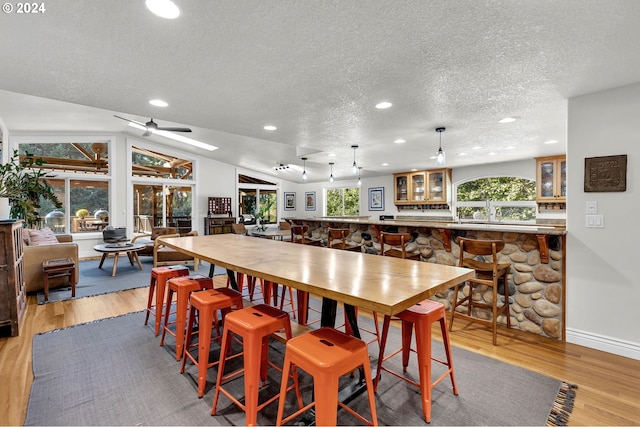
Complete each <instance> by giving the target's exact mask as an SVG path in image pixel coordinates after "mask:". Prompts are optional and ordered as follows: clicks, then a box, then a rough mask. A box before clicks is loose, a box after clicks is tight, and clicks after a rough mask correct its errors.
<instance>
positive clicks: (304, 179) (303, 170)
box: [302, 157, 308, 181]
mask: <svg viewBox="0 0 640 427" xmlns="http://www.w3.org/2000/svg"><path fill="white" fill-rule="evenodd" d="M302 162H303V163H302V165H303V166H302V180H303V181H306V180H307V178H308V177H307V158H306V157H302Z"/></svg>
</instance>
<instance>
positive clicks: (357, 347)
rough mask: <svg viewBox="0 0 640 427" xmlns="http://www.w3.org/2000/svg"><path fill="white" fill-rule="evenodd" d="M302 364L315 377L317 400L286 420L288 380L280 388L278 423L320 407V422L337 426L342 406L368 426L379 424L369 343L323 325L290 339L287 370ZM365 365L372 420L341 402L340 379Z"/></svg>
mask: <svg viewBox="0 0 640 427" xmlns="http://www.w3.org/2000/svg"><path fill="white" fill-rule="evenodd" d="M292 366H295V367H298V368H300V369H302V370H303V371H305V372H307V373H308V374H310V375H311V376H313V388H314V396H315V401H314V402H311V403H309V404H308V405H306V406H304V407H303V408H300V409H299V410H297V411H296V412H294V413H293V414H291V415H289V416H287V417H286V418H284V419H283V415H284V404H285V399H284V397H285V395H286V386H287V382H286V381H285V380H283V382H282V385H281V388H280V394H281V398H280V402H279V404H278V416H277V418H276V425H278V426H280V425H282V424H283V423H286V422H288V421H290V420H292V419H293V418H295V417H297V416H298V415H300V414H302V413H303V412H305V411H307V410H309V409H311V408H312V407H314V406H315V408H316V411H315V413H316V425H322V426H329V425H330V426H333V425H337V421H338V406H340V407H342V408H343V409H345V410H346V411H347V412H349V413H350V414H351V415H353V416H355V417H356V418H358V419H359V420H360V421H361V422H363V423H365V424H367V425H378V418H377V414H376V404H375V397H374V393H373V391H374V390H373V384H372V379H371V366H370V361H369V352H368V350H367V344H366V343H365V342H364V341H362V340H359V339H357V338H354V337H351V336H349V335H347V334H345V333H343V332H340V331H337V330H335V329H333V328H327V327H323V328H320V329H318V330H316V331H313V332H308V333H306V334H303V335H300V336H298V337H296V338H293V339H291V340H289V341H287V344H286V350H285V355H284V366H283V376H282V378H283V379H286V376H285V375H284V373H286V372H289V369H290V368H291V367H292ZM360 367H362V368H363V369H364V378H365V382H366V386H367V392H368V398H369V410H370V412H371V421H369V420H367V419H365V418H364V417H363V416H362V415H360V414H358V413H357V412H355V411H354V410H353V409H351V408H349V407H348V406H346V405H345V404H344V403H342V402H340V401H339V399H338V380H339V379H340V377H341V376H343V375H346V374H349V373H350V372H352V371H353V370H354V369H357V368H360Z"/></svg>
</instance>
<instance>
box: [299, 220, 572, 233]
mask: <svg viewBox="0 0 640 427" xmlns="http://www.w3.org/2000/svg"><path fill="white" fill-rule="evenodd" d="M287 219H289V220H294V221H296V220H297V221H331V222H334V223H343V224H362V225H391V226H400V227H402V226H404V227H429V228H444V229H450V230H487V231H498V232H505V233H526V234H548V235H557V236H559V235H564V234H566V233H567V231H566V227H565V226H560V225H555V226H554V225H543V224H530V225H529V224H509V223H504V222H492V223H488V222H478V221H468V222H465V221H463V222H460V223H458V222H453V221H451V222H449V221H430V220H428V219H424V220H423V219H420V220H417V219H401V220H398V219H390V220H382V221H381V220H376V219H371V218H370V217H366V218H365V217H358V218H331V217H311V218H287Z"/></svg>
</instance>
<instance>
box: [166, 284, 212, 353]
mask: <svg viewBox="0 0 640 427" xmlns="http://www.w3.org/2000/svg"><path fill="white" fill-rule="evenodd" d="M206 289H213V279H212V278H210V277H207V276H203V275H202V274H192V275H190V276H183V277H174V278H171V279H169V294H168V295H167V304H166V308H165V313H164V327H163V328H162V338H161V339H160V345H164V338H165V336H166V334H167V332H169V334H170V335H172V336H173V337H175V339H176V361H179V360H180V358H181V357H182V346H183V345H184V331H185V329H186V326H187V308H188V307H189V295H191V292H197V291H203V290H206ZM174 292H175V293H176V320H175V322H169V315H170V314H171V301H173V294H174ZM170 323H175V325H176V330H175V333H174V332H173V331H172V330H171V329H169V324H170Z"/></svg>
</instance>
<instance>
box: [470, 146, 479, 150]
mask: <svg viewBox="0 0 640 427" xmlns="http://www.w3.org/2000/svg"><path fill="white" fill-rule="evenodd" d="M471 149H472V150H481V149H482V147H480V146H479V145H476V146H475V147H471Z"/></svg>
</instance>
